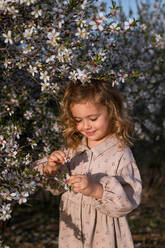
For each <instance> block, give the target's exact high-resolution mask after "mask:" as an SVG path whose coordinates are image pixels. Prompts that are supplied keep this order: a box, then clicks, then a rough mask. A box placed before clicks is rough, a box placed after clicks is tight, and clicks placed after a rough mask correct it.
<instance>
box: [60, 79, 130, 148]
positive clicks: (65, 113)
mask: <svg viewBox="0 0 165 248" xmlns="http://www.w3.org/2000/svg"><path fill="white" fill-rule="evenodd" d="M87 101H97V103H98V101H99V103H100V104H103V105H104V106H106V107H107V109H108V110H109V113H110V118H111V123H112V125H111V133H112V134H115V135H116V137H117V138H118V139H119V140H120V141H121V144H122V146H123V147H124V146H125V145H129V146H131V145H132V144H133V143H132V134H133V130H134V125H133V122H132V121H131V119H130V117H129V116H128V113H127V111H126V109H125V108H124V99H123V98H122V97H121V96H120V94H119V91H118V90H117V89H116V88H115V87H112V86H111V84H110V83H109V82H106V81H103V80H97V79H92V80H91V81H90V82H88V83H84V84H82V83H81V82H80V81H76V82H70V83H69V84H68V86H67V88H66V90H65V93H64V97H63V101H62V108H61V111H62V112H61V116H60V119H61V125H62V128H63V136H64V139H65V141H66V146H67V147H68V148H71V149H73V150H76V148H77V147H78V145H79V144H80V142H81V139H82V135H81V134H80V133H79V132H78V131H77V129H76V123H75V121H74V119H73V118H72V113H71V104H77V103H82V102H87Z"/></svg>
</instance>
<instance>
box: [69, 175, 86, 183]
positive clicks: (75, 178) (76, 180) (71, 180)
mask: <svg viewBox="0 0 165 248" xmlns="http://www.w3.org/2000/svg"><path fill="white" fill-rule="evenodd" d="M84 179H86V176H85V175H74V176H71V177H70V178H69V184H76V183H81V182H83V181H84Z"/></svg>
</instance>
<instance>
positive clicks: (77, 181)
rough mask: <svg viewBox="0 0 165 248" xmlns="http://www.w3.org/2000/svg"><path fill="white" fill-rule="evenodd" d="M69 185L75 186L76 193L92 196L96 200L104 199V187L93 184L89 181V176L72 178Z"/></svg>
mask: <svg viewBox="0 0 165 248" xmlns="http://www.w3.org/2000/svg"><path fill="white" fill-rule="evenodd" d="M68 183H69V184H72V185H73V187H72V189H73V191H74V192H75V193H78V192H79V193H81V194H83V195H86V196H91V197H94V198H96V199H101V198H102V195H103V188H102V185H101V184H99V183H94V182H92V181H91V180H89V177H88V176H87V175H81V174H80V175H74V176H71V177H70V179H69V181H68Z"/></svg>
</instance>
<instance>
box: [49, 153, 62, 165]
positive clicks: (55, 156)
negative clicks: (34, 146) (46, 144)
mask: <svg viewBox="0 0 165 248" xmlns="http://www.w3.org/2000/svg"><path fill="white" fill-rule="evenodd" d="M65 159H66V155H65V153H64V152H63V151H55V152H53V153H52V154H51V155H50V157H49V164H50V166H54V165H53V162H57V163H64V162H65Z"/></svg>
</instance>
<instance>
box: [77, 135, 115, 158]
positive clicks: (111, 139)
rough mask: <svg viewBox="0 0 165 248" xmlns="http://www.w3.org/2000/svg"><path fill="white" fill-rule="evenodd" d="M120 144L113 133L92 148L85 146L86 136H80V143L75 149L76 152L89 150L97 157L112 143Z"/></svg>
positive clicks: (111, 145) (112, 144)
mask: <svg viewBox="0 0 165 248" xmlns="http://www.w3.org/2000/svg"><path fill="white" fill-rule="evenodd" d="M117 144H120V141H119V140H118V139H117V138H116V136H115V135H112V136H110V137H108V138H107V139H106V140H104V141H103V142H101V143H99V144H97V145H96V146H93V147H92V148H89V147H88V146H87V139H86V137H83V138H82V141H81V144H80V145H79V147H78V149H77V151H78V152H84V151H91V152H93V153H94V155H95V156H96V157H97V156H99V155H101V154H102V153H104V152H105V151H106V150H108V149H110V148H111V147H113V146H114V145H117Z"/></svg>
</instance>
